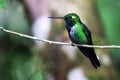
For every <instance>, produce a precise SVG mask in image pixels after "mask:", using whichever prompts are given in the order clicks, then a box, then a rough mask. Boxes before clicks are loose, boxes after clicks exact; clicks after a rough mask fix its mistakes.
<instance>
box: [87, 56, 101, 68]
mask: <svg viewBox="0 0 120 80" xmlns="http://www.w3.org/2000/svg"><path fill="white" fill-rule="evenodd" d="M89 59H90V61H91V63H92V65H93V66H94V67H95V68H96V69H97V67H100V62H99V60H98V58H97V56H96V55H95V57H93V56H90V57H89Z"/></svg>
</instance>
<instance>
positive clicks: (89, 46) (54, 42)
mask: <svg viewBox="0 0 120 80" xmlns="http://www.w3.org/2000/svg"><path fill="white" fill-rule="evenodd" d="M0 30H2V31H4V32H6V33H9V34H15V35H18V36H21V37H25V38H28V39H32V40H37V41H41V42H46V43H49V44H57V45H67V46H72V45H74V46H80V47H88V48H100V49H103V48H104V49H107V48H108V49H109V48H116V49H117V48H120V46H116V45H106V46H99V45H84V44H75V43H66V42H56V41H50V40H46V39H40V38H37V37H33V36H29V35H25V34H22V33H18V32H15V31H11V30H7V29H5V28H4V27H0Z"/></svg>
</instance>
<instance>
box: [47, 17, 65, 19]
mask: <svg viewBox="0 0 120 80" xmlns="http://www.w3.org/2000/svg"><path fill="white" fill-rule="evenodd" d="M48 18H51V19H64V17H48Z"/></svg>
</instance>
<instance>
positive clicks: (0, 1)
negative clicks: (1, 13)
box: [0, 0, 6, 9]
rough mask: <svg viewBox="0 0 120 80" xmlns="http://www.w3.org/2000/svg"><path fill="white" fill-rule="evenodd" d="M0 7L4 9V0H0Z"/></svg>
mask: <svg viewBox="0 0 120 80" xmlns="http://www.w3.org/2000/svg"><path fill="white" fill-rule="evenodd" d="M0 7H1V8H3V9H6V0H0Z"/></svg>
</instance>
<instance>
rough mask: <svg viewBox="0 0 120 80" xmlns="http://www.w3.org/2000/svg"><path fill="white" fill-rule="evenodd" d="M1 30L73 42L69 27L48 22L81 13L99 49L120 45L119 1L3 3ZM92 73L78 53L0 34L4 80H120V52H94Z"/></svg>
mask: <svg viewBox="0 0 120 80" xmlns="http://www.w3.org/2000/svg"><path fill="white" fill-rule="evenodd" d="M0 6H1V8H0V26H2V27H4V28H6V29H9V30H12V31H16V32H20V33H23V34H27V35H31V36H35V37H39V38H43V39H49V40H55V41H62V42H69V38H68V35H67V31H66V29H65V23H64V21H62V20H49V19H48V18H47V17H48V16H64V15H66V14H68V13H77V14H78V15H79V17H80V18H81V20H82V22H83V23H84V24H86V25H87V26H88V28H89V29H90V30H91V33H92V39H93V43H94V44H95V45H120V41H119V40H120V37H119V34H120V31H119V30H120V27H119V24H120V22H119V17H120V15H119V14H120V10H119V9H120V0H59V1H57V0H0ZM95 51H96V54H97V55H98V56H99V58H100V63H101V67H100V68H98V69H94V67H93V66H92V65H91V63H90V62H89V60H88V59H87V58H86V57H85V56H83V55H82V54H81V52H80V51H79V50H78V49H77V48H75V47H68V46H65V45H63V46H62V45H49V44H46V43H42V42H37V41H34V40H30V39H26V38H24V37H20V36H16V35H13V34H8V33H5V32H3V31H0V80H119V79H120V58H119V56H120V49H95Z"/></svg>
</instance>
